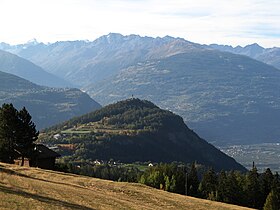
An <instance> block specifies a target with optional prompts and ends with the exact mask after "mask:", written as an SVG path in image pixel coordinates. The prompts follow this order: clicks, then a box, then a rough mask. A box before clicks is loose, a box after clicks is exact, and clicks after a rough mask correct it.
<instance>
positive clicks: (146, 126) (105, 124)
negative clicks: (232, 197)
mask: <svg viewBox="0 0 280 210" xmlns="http://www.w3.org/2000/svg"><path fill="white" fill-rule="evenodd" d="M54 134H60V136H61V138H59V139H56V138H54V137H53V135H54ZM73 135H74V136H75V140H74V141H73ZM40 139H41V141H43V142H44V143H48V144H49V143H62V142H64V143H67V142H68V143H72V144H74V145H75V150H74V151H73V153H72V154H71V156H72V160H73V161H76V160H78V159H84V160H91V161H94V160H96V159H101V160H110V159H111V158H113V159H114V160H120V161H121V162H136V161H141V162H145V161H153V162H172V161H182V162H188V163H191V162H193V161H198V162H199V163H202V164H204V165H208V166H211V167H214V168H215V169H217V170H221V169H224V170H232V169H235V170H245V168H244V167H243V166H241V165H240V164H238V163H237V162H236V161H235V160H234V159H233V158H230V157H228V156H227V155H225V154H224V153H222V152H221V151H219V150H218V149H216V148H215V147H214V146H212V145H211V144H209V143H207V142H206V141H205V140H203V139H201V138H200V137H199V136H198V135H197V134H196V133H194V132H193V131H191V130H190V129H189V128H188V127H187V126H186V125H185V123H184V122H183V119H182V118H181V117H180V116H178V115H175V114H173V113H172V112H169V111H165V110H162V109H160V108H158V107H157V106H155V105H154V104H153V103H151V102H149V101H141V100H139V99H128V100H125V101H120V102H118V103H116V104H112V105H108V106H106V107H103V108H101V109H100V110H97V111H95V112H92V113H88V114H86V115H84V116H81V117H77V118H73V119H71V120H69V121H66V122H64V123H62V124H60V125H57V126H54V127H52V128H50V129H48V130H47V133H45V134H44V135H42V136H41V138H40ZM68 155H70V154H68Z"/></svg>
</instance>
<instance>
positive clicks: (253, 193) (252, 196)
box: [245, 163, 262, 208]
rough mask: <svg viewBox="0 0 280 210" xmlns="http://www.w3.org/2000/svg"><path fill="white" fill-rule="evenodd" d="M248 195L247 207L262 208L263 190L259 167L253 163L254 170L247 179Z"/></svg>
mask: <svg viewBox="0 0 280 210" xmlns="http://www.w3.org/2000/svg"><path fill="white" fill-rule="evenodd" d="M245 187H246V190H245V192H246V195H247V205H248V207H251V208H261V207H262V205H261V190H260V182H259V174H258V170H257V167H256V166H255V164H254V163H253V167H252V169H251V170H250V171H249V173H248V175H247V179H246V186H245Z"/></svg>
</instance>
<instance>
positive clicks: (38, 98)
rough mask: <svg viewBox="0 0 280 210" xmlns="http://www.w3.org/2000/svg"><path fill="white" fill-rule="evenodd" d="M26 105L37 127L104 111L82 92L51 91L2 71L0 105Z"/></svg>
mask: <svg viewBox="0 0 280 210" xmlns="http://www.w3.org/2000/svg"><path fill="white" fill-rule="evenodd" d="M3 103H13V104H14V105H15V106H16V107H17V108H20V109H21V108H22V107H23V106H25V107H26V108H27V109H28V111H29V112H30V114H31V115H32V117H33V120H34V122H35V124H36V125H37V128H39V129H40V128H44V127H47V126H50V125H53V124H55V123H59V122H61V121H64V120H67V119H70V118H71V117H74V116H77V115H81V114H84V113H86V112H89V111H92V110H95V109H97V108H100V105H99V104H98V103H97V102H95V101H94V100H93V99H91V98H90V97H89V96H88V95H87V94H85V93H83V92H81V91H80V90H78V89H73V88H72V89H71V88H64V89H62V88H49V87H45V86H39V85H36V84H34V83H31V82H29V81H27V80H25V79H22V78H20V77H17V76H14V75H12V74H7V73H4V72H0V104H3Z"/></svg>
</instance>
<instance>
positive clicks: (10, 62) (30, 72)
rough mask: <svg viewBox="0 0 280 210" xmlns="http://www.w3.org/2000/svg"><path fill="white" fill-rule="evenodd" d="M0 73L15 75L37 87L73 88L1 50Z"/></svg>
mask: <svg viewBox="0 0 280 210" xmlns="http://www.w3.org/2000/svg"><path fill="white" fill-rule="evenodd" d="M0 71H3V72H6V73H11V74H14V75H17V76H19V77H22V78H24V79H26V80H29V81H31V82H33V83H36V84H38V85H44V86H50V87H73V85H72V84H71V83H69V82H66V81H65V80H63V79H61V78H58V77H57V76H55V75H53V74H50V73H48V72H46V71H45V70H43V69H42V68H41V67H39V66H37V65H35V64H33V63H31V62H30V61H28V60H26V59H23V58H20V57H18V56H17V55H14V54H11V53H9V52H6V51H3V50H0Z"/></svg>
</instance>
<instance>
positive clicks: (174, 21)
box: [0, 0, 280, 47]
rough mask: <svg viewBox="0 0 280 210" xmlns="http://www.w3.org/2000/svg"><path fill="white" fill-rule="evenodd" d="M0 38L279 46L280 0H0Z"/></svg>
mask: <svg viewBox="0 0 280 210" xmlns="http://www.w3.org/2000/svg"><path fill="white" fill-rule="evenodd" d="M0 29H1V30H0V42H6V43H10V44H20V43H25V42H27V41H28V40H31V39H34V38H36V39H37V40H38V41H40V42H44V43H48V42H50V43H52V42H56V41H66V40H90V41H92V40H95V39H96V38H98V37H100V36H102V35H106V34H108V33H110V32H113V33H121V34H123V35H129V34H138V35H141V36H151V37H158V36H159V37H163V36H166V35H169V36H173V37H181V38H184V39H186V40H189V41H192V42H196V43H200V44H211V43H217V44H227V45H232V46H237V45H241V46H245V45H247V44H252V43H258V44H260V45H261V46H263V47H274V46H277V47H280V1H279V0H0Z"/></svg>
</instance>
